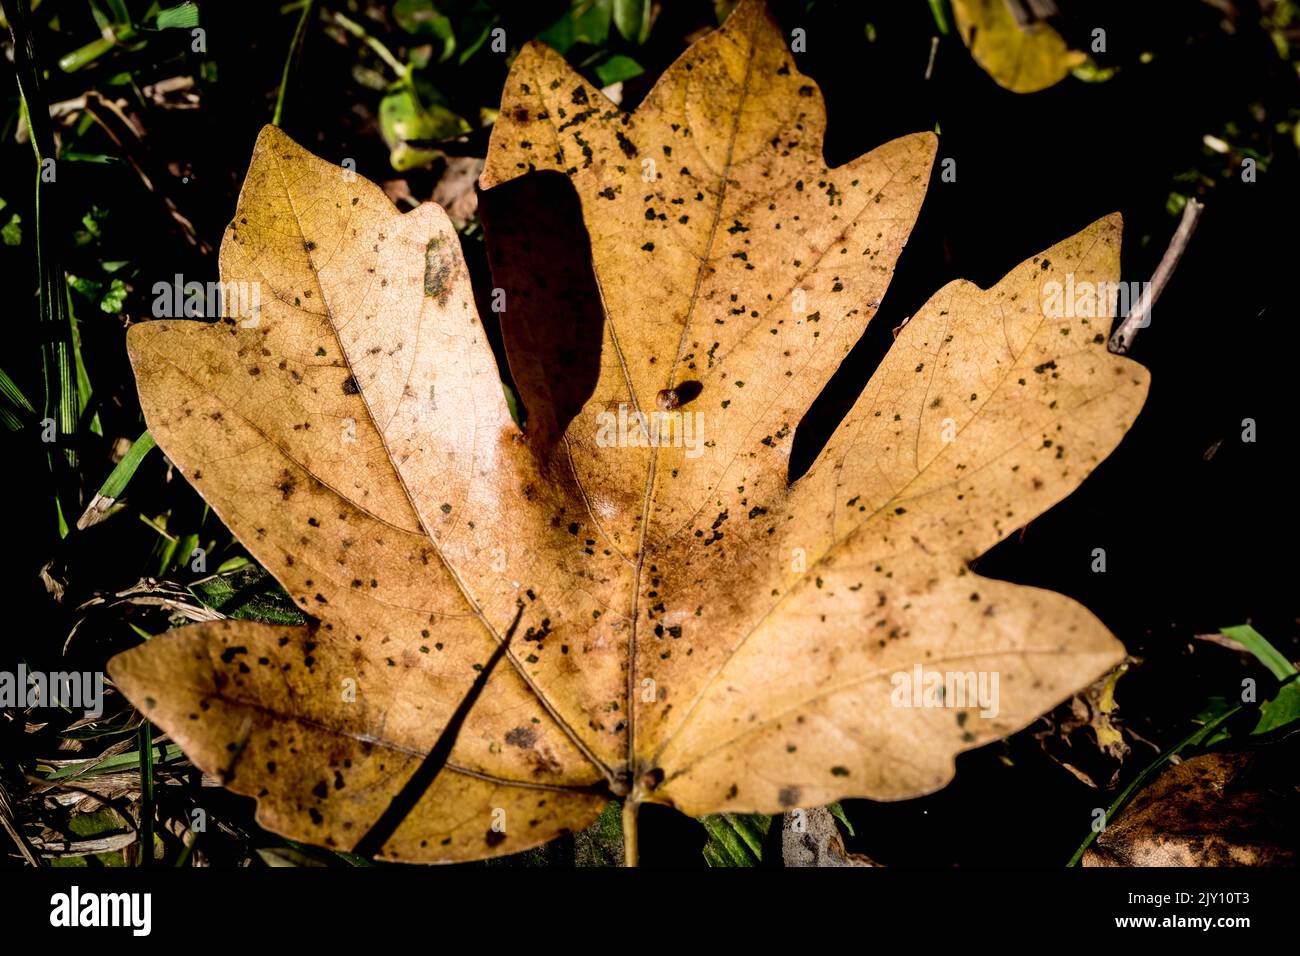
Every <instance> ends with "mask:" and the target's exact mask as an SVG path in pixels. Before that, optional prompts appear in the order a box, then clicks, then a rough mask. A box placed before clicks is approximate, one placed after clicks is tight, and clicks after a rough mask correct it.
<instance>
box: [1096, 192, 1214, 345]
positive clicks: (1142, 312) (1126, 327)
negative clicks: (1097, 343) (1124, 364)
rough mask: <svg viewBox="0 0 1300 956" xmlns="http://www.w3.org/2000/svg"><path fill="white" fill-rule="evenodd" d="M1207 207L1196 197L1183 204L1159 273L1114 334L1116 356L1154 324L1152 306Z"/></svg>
mask: <svg viewBox="0 0 1300 956" xmlns="http://www.w3.org/2000/svg"><path fill="white" fill-rule="evenodd" d="M1204 209H1205V206H1204V205H1203V204H1202V203H1199V202H1197V201H1196V200H1195V199H1189V200H1187V205H1186V206H1184V207H1183V218H1182V221H1181V222H1179V223H1178V228H1177V229H1176V230H1174V237H1173V238H1172V239H1170V240H1169V248H1168V249H1166V250H1165V254H1164V255H1163V256H1162V257H1161V259H1160V264H1159V265H1158V266H1156V271H1155V275H1153V276H1152V277H1151V282H1150V283H1148V284H1147V286H1146V288H1144V289H1143V290H1142V294H1141V295H1140V296H1138V300H1137V303H1136V304H1135V305H1134V306H1133V308H1132V309H1130V310H1129V314H1128V315H1127V316H1125V318H1124V321H1123V322H1121V323H1120V326H1119V328H1117V329H1116V330H1115V334H1114V335H1112V336H1111V337H1110V350H1111V351H1112V352H1114V353H1115V354H1116V355H1123V354H1124V353H1125V352H1127V351H1128V350H1129V349H1131V348H1132V347H1133V340H1134V339H1135V338H1137V332H1138V329H1145V328H1146V327H1147V326H1148V325H1150V324H1151V307H1152V306H1153V305H1155V301H1156V299H1158V298H1159V297H1160V293H1161V292H1163V291H1164V290H1165V286H1166V285H1167V284H1168V283H1169V279H1170V277H1172V276H1173V274H1174V270H1175V269H1176V268H1178V260H1179V259H1181V258H1182V257H1183V252H1184V251H1185V250H1186V249H1187V244H1188V242H1190V241H1191V238H1192V233H1193V232H1195V231H1196V223H1197V222H1198V221H1199V220H1200V218H1201V212H1202V211H1203V210H1204Z"/></svg>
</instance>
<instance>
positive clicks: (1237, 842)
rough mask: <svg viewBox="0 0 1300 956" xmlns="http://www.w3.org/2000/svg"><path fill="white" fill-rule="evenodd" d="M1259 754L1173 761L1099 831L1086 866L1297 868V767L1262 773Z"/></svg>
mask: <svg viewBox="0 0 1300 956" xmlns="http://www.w3.org/2000/svg"><path fill="white" fill-rule="evenodd" d="M1256 759H1257V755H1255V754H1252V753H1234V754H1219V753H1209V754H1202V755H1200V756H1197V757H1191V758H1189V759H1187V760H1183V761H1182V762H1180V763H1179V764H1177V765H1176V766H1173V767H1170V768H1169V769H1168V770H1166V771H1165V772H1164V773H1163V774H1161V775H1160V777H1159V778H1158V779H1157V780H1156V782H1155V783H1153V784H1152V785H1151V786H1149V787H1147V788H1146V789H1145V790H1143V791H1141V792H1140V793H1139V794H1138V795H1137V796H1136V797H1134V798H1133V802H1132V803H1130V804H1129V805H1128V806H1127V807H1126V808H1125V809H1124V810H1123V811H1122V812H1121V813H1120V814H1119V816H1118V817H1117V818H1116V819H1115V820H1113V821H1112V822H1111V823H1110V824H1109V825H1108V826H1107V827H1106V829H1105V830H1103V831H1102V832H1101V834H1100V835H1099V836H1098V837H1097V841H1096V843H1094V844H1093V846H1092V847H1091V848H1090V849H1089V850H1088V851H1087V852H1086V853H1085V854H1084V856H1083V865H1084V866H1294V865H1295V864H1296V862H1297V859H1300V853H1298V852H1297V851H1298V850H1300V828H1297V825H1296V821H1297V820H1300V791H1297V789H1296V786H1295V780H1294V773H1293V772H1286V771H1287V769H1288V768H1281V769H1282V770H1283V771H1284V772H1282V773H1280V774H1279V773H1275V772H1273V771H1274V769H1276V768H1268V769H1267V772H1261V768H1257V767H1255V766H1254V763H1255V761H1256ZM1259 759H1260V760H1261V762H1262V761H1263V758H1262V757H1260V758H1259ZM1287 759H1288V760H1289V761H1293V760H1294V754H1292V755H1291V756H1290V757H1289V758H1287ZM1270 762H1271V759H1270Z"/></svg>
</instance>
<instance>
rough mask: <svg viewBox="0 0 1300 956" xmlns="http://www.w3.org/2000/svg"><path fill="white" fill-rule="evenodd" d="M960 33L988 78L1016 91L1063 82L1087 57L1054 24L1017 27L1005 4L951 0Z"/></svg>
mask: <svg viewBox="0 0 1300 956" xmlns="http://www.w3.org/2000/svg"><path fill="white" fill-rule="evenodd" d="M952 14H953V19H954V20H955V21H956V25H957V33H958V34H959V35H960V36H961V38H962V42H963V43H965V44H966V46H967V47H969V48H970V52H971V56H973V57H974V58H975V62H976V63H978V64H979V65H980V66H981V67H982V68H983V70H984V72H985V73H987V74H988V75H989V76H991V77H993V79H994V80H995V81H996V82H997V84H998V85H999V86H1001V87H1003V88H1004V89H1008V90H1011V91H1012V92H1013V93H1037V92H1038V91H1039V90H1045V89H1047V88H1048V87H1049V86H1054V85H1055V84H1057V83H1059V82H1061V80H1063V79H1065V78H1066V77H1067V76H1069V75H1070V71H1071V70H1073V69H1074V68H1075V67H1077V66H1080V65H1082V64H1083V63H1084V62H1085V61H1086V60H1087V59H1088V58H1087V56H1085V55H1084V54H1083V53H1080V52H1078V51H1077V50H1071V49H1070V48H1069V47H1068V46H1067V45H1066V43H1065V40H1063V39H1062V38H1061V35H1060V34H1059V33H1057V32H1056V30H1054V29H1053V28H1052V27H1051V25H1050V24H1047V23H1044V22H1041V21H1039V22H1034V23H1029V24H1024V25H1022V24H1019V23H1017V22H1016V18H1015V17H1014V16H1012V13H1011V10H1010V8H1009V7H1008V6H1007V0H952Z"/></svg>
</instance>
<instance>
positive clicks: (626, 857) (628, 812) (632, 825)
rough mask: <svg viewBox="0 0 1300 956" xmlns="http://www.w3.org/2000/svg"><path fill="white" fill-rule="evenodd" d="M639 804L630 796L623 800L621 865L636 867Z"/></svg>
mask: <svg viewBox="0 0 1300 956" xmlns="http://www.w3.org/2000/svg"><path fill="white" fill-rule="evenodd" d="M640 808H641V804H640V803H638V802H637V801H636V800H633V799H632V796H631V794H629V795H628V796H626V797H624V798H623V865H624V866H637V865H638V864H637V858H638V853H637V850H638V847H637V839H636V813H637V810H639V809H640Z"/></svg>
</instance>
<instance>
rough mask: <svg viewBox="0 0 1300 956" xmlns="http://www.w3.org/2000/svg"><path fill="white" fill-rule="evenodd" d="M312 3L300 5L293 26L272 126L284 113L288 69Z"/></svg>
mask: <svg viewBox="0 0 1300 956" xmlns="http://www.w3.org/2000/svg"><path fill="white" fill-rule="evenodd" d="M314 3H315V0H306V2H305V3H304V4H303V5H302V16H300V17H299V18H298V25H297V26H296V27H295V28H294V31H293V39H292V40H290V41H289V53H288V55H287V56H285V58H284V70H283V72H281V74H280V90H279V92H278V93H276V95H275V113H274V115H272V117H271V125H272V126H279V125H280V120H281V118H282V117H283V115H284V93H285V90H286V89H287V88H288V86H289V71H290V69H291V68H292V67H293V61H294V60H295V59H296V58H297V57H298V54H299V53H300V52H301V51H302V41H303V35H304V34H305V33H306V31H307V18H308V17H310V16H311V8H312V6H313V4H314Z"/></svg>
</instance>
